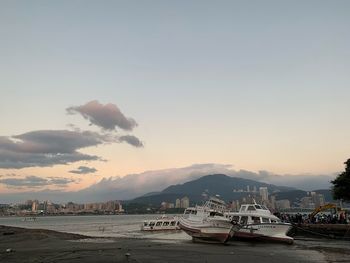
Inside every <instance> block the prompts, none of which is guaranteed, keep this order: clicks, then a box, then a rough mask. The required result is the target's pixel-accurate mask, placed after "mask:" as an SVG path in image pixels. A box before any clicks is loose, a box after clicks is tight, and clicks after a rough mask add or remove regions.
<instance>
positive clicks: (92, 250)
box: [0, 226, 350, 263]
mask: <svg viewBox="0 0 350 263" xmlns="http://www.w3.org/2000/svg"><path fill="white" fill-rule="evenodd" d="M87 239H88V240H89V242H84V240H85V241H86V240H87ZM72 240H74V242H72ZM79 240H82V241H83V242H79ZM108 240H113V241H114V242H101V238H96V242H94V238H91V237H86V236H82V235H76V234H69V233H60V232H56V231H50V230H41V229H25V228H16V227H4V226H0V262H6V263H7V262H8V263H12V262H52V263H53V262H73V263H74V262H84V263H89V262H106V263H108V262H174V263H175V262H176V263H178V262H212V263H219V262H220V263H222V262H223V263H225V262H230V263H232V262H235V263H240V262H242V263H243V262H244V263H247V262H259V263H281V262H283V263H292V262H293V263H294V262H317V263H320V262H346V261H341V260H342V259H344V257H342V256H343V254H341V255H340V256H339V253H337V256H336V257H335V258H333V259H334V260H335V261H329V259H328V260H327V257H326V256H325V255H324V253H322V252H320V251H319V250H317V249H312V250H310V249H308V248H303V247H300V246H297V245H284V244H269V243H249V242H237V241H236V242H230V243H228V244H227V245H222V244H201V243H192V242H191V241H181V242H176V243H174V242H162V241H161V240H152V241H151V240H148V239H131V238H108ZM8 248H11V249H12V250H13V251H12V252H6V249H8ZM338 252H339V251H338ZM344 255H345V254H344ZM348 259H349V261H347V262H350V258H348Z"/></svg>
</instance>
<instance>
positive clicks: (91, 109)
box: [66, 100, 137, 131]
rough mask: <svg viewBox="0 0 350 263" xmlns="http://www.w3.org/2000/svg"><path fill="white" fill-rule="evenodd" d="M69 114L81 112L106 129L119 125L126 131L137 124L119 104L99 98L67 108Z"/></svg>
mask: <svg viewBox="0 0 350 263" xmlns="http://www.w3.org/2000/svg"><path fill="white" fill-rule="evenodd" d="M66 111H67V113H68V114H76V113H79V114H81V115H82V116H83V117H84V118H85V119H87V120H89V121H90V123H91V124H94V125H96V126H98V127H100V128H102V129H104V130H110V131H112V130H115V129H116V127H119V128H121V129H123V130H126V131H131V130H132V129H133V128H134V127H136V126H137V123H136V121H135V120H134V119H132V118H127V117H125V116H124V114H123V113H122V112H121V111H120V109H119V108H118V107H117V105H115V104H112V103H109V104H106V105H103V104H101V103H99V102H98V101H97V100H93V101H90V102H88V103H86V104H84V105H81V106H73V107H69V108H67V109H66Z"/></svg>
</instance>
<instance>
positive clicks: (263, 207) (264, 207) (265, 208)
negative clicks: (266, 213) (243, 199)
mask: <svg viewBox="0 0 350 263" xmlns="http://www.w3.org/2000/svg"><path fill="white" fill-rule="evenodd" d="M261 207H262V209H264V210H269V209H267V207H266V206H263V205H262V206H261Z"/></svg>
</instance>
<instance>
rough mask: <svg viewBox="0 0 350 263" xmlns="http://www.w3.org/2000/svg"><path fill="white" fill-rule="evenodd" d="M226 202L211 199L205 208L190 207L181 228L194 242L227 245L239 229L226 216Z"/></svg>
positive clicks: (182, 218)
mask: <svg viewBox="0 0 350 263" xmlns="http://www.w3.org/2000/svg"><path fill="white" fill-rule="evenodd" d="M225 210H226V205H225V202H224V201H222V200H220V199H218V198H216V197H211V198H210V199H209V200H208V201H207V202H206V203H205V204H204V205H203V206H196V207H189V208H187V209H186V210H185V212H184V214H183V216H182V217H181V218H180V228H181V229H182V230H183V231H185V232H186V233H187V234H188V235H190V236H191V237H192V240H193V241H197V240H198V241H210V242H212V241H214V242H220V243H226V242H227V241H228V240H229V239H231V238H232V236H233V234H234V233H235V232H236V231H237V230H238V229H239V225H238V224H235V223H232V222H231V220H230V219H229V218H227V217H225V216H224V211H225Z"/></svg>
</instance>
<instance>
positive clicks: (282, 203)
mask: <svg viewBox="0 0 350 263" xmlns="http://www.w3.org/2000/svg"><path fill="white" fill-rule="evenodd" d="M287 208H290V202H289V200H287V199H283V200H277V201H276V209H277V210H281V209H287Z"/></svg>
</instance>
